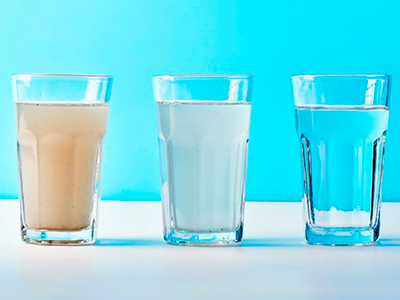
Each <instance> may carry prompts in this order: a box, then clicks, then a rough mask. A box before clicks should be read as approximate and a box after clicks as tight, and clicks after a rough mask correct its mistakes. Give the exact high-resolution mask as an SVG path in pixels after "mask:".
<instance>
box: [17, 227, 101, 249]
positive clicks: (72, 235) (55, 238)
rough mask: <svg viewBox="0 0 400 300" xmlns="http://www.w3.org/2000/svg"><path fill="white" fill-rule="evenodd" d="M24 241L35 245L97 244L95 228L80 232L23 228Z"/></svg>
mask: <svg viewBox="0 0 400 300" xmlns="http://www.w3.org/2000/svg"><path fill="white" fill-rule="evenodd" d="M21 235H22V240H23V241H24V242H27V243H30V244H35V245H61V246H65V245H92V244H94V243H95V242H96V231H95V230H94V228H88V229H83V230H79V231H51V230H38V229H28V228H26V227H24V226H23V227H22V229H21Z"/></svg>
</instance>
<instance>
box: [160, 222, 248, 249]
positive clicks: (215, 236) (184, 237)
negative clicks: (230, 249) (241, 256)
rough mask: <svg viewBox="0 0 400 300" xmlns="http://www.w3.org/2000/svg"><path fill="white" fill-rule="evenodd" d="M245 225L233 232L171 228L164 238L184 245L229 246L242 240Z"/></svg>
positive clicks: (173, 243) (172, 242) (175, 243)
mask: <svg viewBox="0 0 400 300" xmlns="http://www.w3.org/2000/svg"><path fill="white" fill-rule="evenodd" d="M242 237H243V226H240V227H239V228H238V229H237V230H236V231H231V232H226V231H225V232H188V231H178V230H175V229H171V231H170V232H169V233H168V234H166V235H164V240H165V241H167V242H168V243H170V244H172V245H182V246H229V245H235V244H238V243H240V242H241V241H242Z"/></svg>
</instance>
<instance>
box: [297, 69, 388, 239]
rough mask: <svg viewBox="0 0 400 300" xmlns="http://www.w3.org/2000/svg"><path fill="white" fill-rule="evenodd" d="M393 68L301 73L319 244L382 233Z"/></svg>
mask: <svg viewBox="0 0 400 300" xmlns="http://www.w3.org/2000/svg"><path fill="white" fill-rule="evenodd" d="M390 82H391V79H390V76H389V75H367V74H366V75H300V76H293V77H292V83H293V94H294V103H295V116H296V128H297V134H298V136H299V138H300V142H301V152H302V162H303V185H304V197H303V203H304V209H305V219H306V220H305V221H306V222H305V223H306V226H305V227H306V228H305V235H306V239H307V241H308V242H309V243H311V244H328V245H353V244H366V243H373V242H375V241H377V240H378V238H379V224H380V218H379V216H380V206H381V188H382V175H383V158H384V153H385V139H386V130H387V127H388V118H389V93H390Z"/></svg>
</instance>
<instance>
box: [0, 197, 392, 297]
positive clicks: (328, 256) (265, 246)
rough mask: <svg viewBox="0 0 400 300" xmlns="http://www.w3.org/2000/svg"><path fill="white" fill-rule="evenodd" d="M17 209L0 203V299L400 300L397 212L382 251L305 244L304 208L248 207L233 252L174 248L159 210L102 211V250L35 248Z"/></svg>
mask: <svg viewBox="0 0 400 300" xmlns="http://www.w3.org/2000/svg"><path fill="white" fill-rule="evenodd" d="M18 205H19V204H18V201H15V200H8V201H0V229H1V236H2V238H1V239H0V299H1V300H8V299H18V300H19V299H155V300H158V299H174V300H180V299H182V300H183V299H185V300H187V299H202V300H206V299H230V300H231V299H294V300H301V299H321V300H322V299H324V300H330V299H341V300H345V299H377V300H390V299H396V300H398V299H400V204H394V203H384V204H383V208H382V227H381V233H382V234H381V242H380V243H379V244H378V245H376V246H366V247H329V246H311V245H306V244H304V239H303V222H302V212H301V204H300V203H247V204H246V219H245V232H244V241H243V243H242V246H235V247H217V248H209V247H183V246H171V245H167V244H165V243H164V241H163V240H162V227H161V207H160V205H161V204H160V203H159V202H117V201H115V202H107V201H103V202H102V203H101V214H100V228H99V237H98V243H97V244H96V245H95V246H73V247H68V246H35V245H28V244H24V243H22V242H21V240H20V233H19V206H18Z"/></svg>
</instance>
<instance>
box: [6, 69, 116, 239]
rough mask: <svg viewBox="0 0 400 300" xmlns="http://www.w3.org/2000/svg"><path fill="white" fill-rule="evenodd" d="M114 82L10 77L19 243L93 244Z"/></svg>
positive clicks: (93, 77) (102, 78) (99, 77)
mask: <svg viewBox="0 0 400 300" xmlns="http://www.w3.org/2000/svg"><path fill="white" fill-rule="evenodd" d="M111 85H112V78H111V77H110V76H103V75H87V76H86V75H52V74H48V75H46V74H43V75H41V74H24V75H14V76H12V87H13V96H14V101H15V104H16V115H17V147H18V163H19V179H20V200H21V235H22V240H23V241H25V242H28V243H33V244H93V243H94V242H95V239H96V223H97V214H98V202H99V199H100V160H101V149H102V141H103V137H104V135H105V134H106V130H107V122H108V110H109V101H110V93H111Z"/></svg>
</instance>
